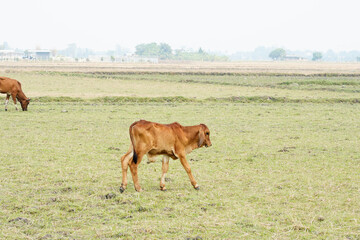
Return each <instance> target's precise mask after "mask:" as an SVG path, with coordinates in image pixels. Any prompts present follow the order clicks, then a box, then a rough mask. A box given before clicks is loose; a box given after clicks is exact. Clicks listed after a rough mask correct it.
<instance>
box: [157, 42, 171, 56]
mask: <svg viewBox="0 0 360 240" xmlns="http://www.w3.org/2000/svg"><path fill="white" fill-rule="evenodd" d="M171 55H172V49H171V47H170V45H169V44H167V43H160V46H159V57H160V59H169V58H171Z"/></svg>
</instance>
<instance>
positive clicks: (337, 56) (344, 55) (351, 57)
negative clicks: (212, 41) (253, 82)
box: [229, 47, 360, 62]
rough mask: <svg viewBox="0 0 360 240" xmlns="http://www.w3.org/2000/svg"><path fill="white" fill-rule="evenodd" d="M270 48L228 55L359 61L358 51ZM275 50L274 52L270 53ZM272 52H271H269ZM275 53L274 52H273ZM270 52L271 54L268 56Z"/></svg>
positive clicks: (252, 58) (234, 58) (243, 58)
mask: <svg viewBox="0 0 360 240" xmlns="http://www.w3.org/2000/svg"><path fill="white" fill-rule="evenodd" d="M280 49H282V50H279V48H272V47H257V48H255V49H254V50H253V51H242V52H236V53H233V54H231V55H230V56H229V58H230V60H232V61H239V60H241V61H267V60H269V59H274V60H275V59H276V58H279V57H280V58H279V59H278V60H280V59H281V55H282V56H284V51H285V56H289V55H292V56H298V57H301V58H302V59H307V60H313V61H320V60H321V61H325V62H354V61H358V62H360V51H356V50H353V51H340V52H335V51H333V50H331V49H330V50H327V51H324V52H319V51H309V50H306V51H303V50H298V51H293V50H289V49H284V48H280ZM273 51H275V52H274V53H272V52H273ZM271 53H272V54H271ZM275 53H276V54H275ZM270 54H271V56H270Z"/></svg>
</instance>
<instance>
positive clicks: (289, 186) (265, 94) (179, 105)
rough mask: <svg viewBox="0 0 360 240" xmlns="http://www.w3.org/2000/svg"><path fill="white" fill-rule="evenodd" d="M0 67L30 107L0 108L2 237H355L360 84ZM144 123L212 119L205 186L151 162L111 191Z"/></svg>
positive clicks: (204, 152) (201, 160) (198, 172)
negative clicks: (136, 128)
mask: <svg viewBox="0 0 360 240" xmlns="http://www.w3.org/2000/svg"><path fill="white" fill-rule="evenodd" d="M296 72H297V71H296ZM0 73H1V74H0V75H2V76H8V77H12V78H16V79H18V80H19V81H21V83H22V85H23V90H24V92H25V93H26V95H27V96H28V97H30V98H32V99H33V101H32V102H31V104H30V105H29V107H28V112H20V111H19V112H16V111H15V109H14V106H13V105H12V104H9V106H8V108H9V111H8V112H5V111H3V108H1V109H0V129H1V130H0V134H1V138H0V146H1V154H0V239H359V238H360V200H359V199H360V152H359V150H358V149H359V143H360V135H359V129H360V121H359V119H360V104H359V102H360V101H359V100H360V96H359V94H360V78H359V77H357V76H354V75H351V74H349V75H346V74H345V75H335V76H316V75H310V76H306V75H300V76H299V75H296V74H294V75H291V74H286V75H285V74H283V75H281V74H280V75H278V76H277V75H271V74H270V75H269V74H261V73H258V74H232V75H222V74H177V73H172V74H164V73H161V74H160V73H158V74H157V73H147V74H145V73H136V71H135V72H133V73H131V74H130V73H115V72H114V73H96V74H95V73H79V72H76V71H73V70H72V71H66V72H60V71H56V72H54V71H50V72H49V71H22V69H21V68H19V69H17V70H16V71H7V72H1V71H0ZM1 96H2V97H3V100H5V95H1ZM64 97H66V98H64ZM1 101H2V100H1ZM139 119H147V120H149V121H156V122H161V123H169V122H174V121H178V122H180V123H181V124H183V125H195V124H199V123H205V124H207V126H208V127H209V128H210V131H211V140H212V144H213V146H212V147H210V148H202V149H197V150H195V151H194V152H192V153H191V154H189V155H188V160H189V163H190V165H191V167H192V172H193V174H194V177H195V178H196V180H197V181H198V183H199V185H200V191H196V190H194V189H193V187H192V186H191V184H190V181H189V179H188V177H187V174H186V172H185V170H184V169H183V168H182V166H181V164H180V162H179V161H178V160H171V161H170V168H169V172H168V174H167V177H166V187H167V189H168V191H166V192H161V191H160V189H159V184H160V176H161V157H158V160H157V162H155V163H151V164H146V159H144V160H143V161H142V163H141V165H140V167H139V180H140V184H141V186H142V187H143V189H144V191H143V192H141V193H137V192H136V191H135V190H134V188H133V183H132V179H131V177H130V178H129V185H128V188H127V190H126V191H125V192H124V193H123V194H121V193H120V192H119V187H120V184H121V169H120V157H121V156H122V155H123V154H124V153H125V152H126V151H127V149H128V147H129V142H130V141H129V136H128V127H129V125H130V124H131V123H132V122H134V121H136V120H139ZM129 175H130V173H129Z"/></svg>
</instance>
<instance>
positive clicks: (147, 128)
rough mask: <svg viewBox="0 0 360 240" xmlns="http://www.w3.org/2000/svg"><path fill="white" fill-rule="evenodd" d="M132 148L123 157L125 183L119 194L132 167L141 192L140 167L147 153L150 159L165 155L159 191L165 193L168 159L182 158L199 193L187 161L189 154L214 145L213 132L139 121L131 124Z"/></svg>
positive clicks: (132, 173) (134, 179)
mask: <svg viewBox="0 0 360 240" xmlns="http://www.w3.org/2000/svg"><path fill="white" fill-rule="evenodd" d="M129 134H130V139H131V145H130V148H129V150H128V152H127V153H126V154H125V155H124V156H122V157H121V166H122V174H123V177H122V184H121V187H120V192H124V191H125V189H126V185H127V169H128V166H130V171H131V175H132V178H133V181H134V186H135V190H136V191H138V192H140V191H141V187H140V185H139V180H138V173H137V172H138V170H137V169H138V166H139V164H140V162H141V159H142V158H143V156H144V155H145V154H146V155H147V156H148V158H149V159H150V160H151V159H153V158H154V157H155V156H157V155H163V156H164V157H163V160H162V176H161V181H160V189H161V190H163V191H165V190H166V188H165V174H166V173H167V171H168V168H169V157H171V158H172V159H178V158H179V159H180V162H181V164H182V165H183V167H184V168H185V170H186V172H187V174H188V175H189V178H190V182H191V184H192V185H193V186H194V188H195V189H196V190H199V185H198V184H197V183H196V181H195V179H194V177H193V175H192V173H191V169H190V165H189V163H188V162H187V160H186V154H188V153H190V152H191V151H192V150H194V149H196V148H200V147H203V146H205V147H209V146H211V141H210V131H209V128H208V127H207V126H206V125H205V124H200V125H195V126H187V127H185V126H181V125H180V124H179V123H177V122H175V123H171V124H160V123H154V122H148V121H145V120H140V121H137V122H134V123H133V124H131V126H130V129H129Z"/></svg>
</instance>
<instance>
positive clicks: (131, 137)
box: [129, 122, 138, 164]
mask: <svg viewBox="0 0 360 240" xmlns="http://www.w3.org/2000/svg"><path fill="white" fill-rule="evenodd" d="M135 124H136V122H135V123H133V124H131V126H130V128H129V135H130V140H131V144H132V146H133V163H135V164H137V159H138V156H137V154H136V152H135V143H134V136H133V126H134V125H135Z"/></svg>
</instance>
